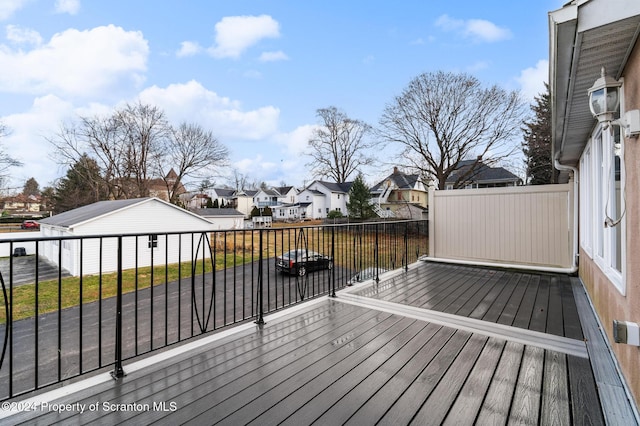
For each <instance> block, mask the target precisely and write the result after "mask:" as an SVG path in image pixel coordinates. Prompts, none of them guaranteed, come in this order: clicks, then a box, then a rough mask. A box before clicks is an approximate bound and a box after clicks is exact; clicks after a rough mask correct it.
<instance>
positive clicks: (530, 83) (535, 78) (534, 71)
mask: <svg viewBox="0 0 640 426" xmlns="http://www.w3.org/2000/svg"><path fill="white" fill-rule="evenodd" d="M516 81H517V82H518V84H519V85H520V92H521V93H522V96H523V97H524V98H525V99H526V100H528V101H533V99H534V97H535V96H538V95H539V94H540V93H544V92H545V87H544V83H546V82H548V81H549V61H547V60H545V59H541V60H539V61H538V63H536V66H535V67H530V68H527V69H524V70H522V71H521V72H520V76H519V77H516Z"/></svg>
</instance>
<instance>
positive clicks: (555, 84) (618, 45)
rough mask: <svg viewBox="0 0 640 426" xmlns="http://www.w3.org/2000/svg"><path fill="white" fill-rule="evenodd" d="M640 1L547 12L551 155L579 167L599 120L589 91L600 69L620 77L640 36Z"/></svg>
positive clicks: (584, 3) (580, 4) (584, 1)
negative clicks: (588, 93) (592, 108)
mask: <svg viewBox="0 0 640 426" xmlns="http://www.w3.org/2000/svg"><path fill="white" fill-rule="evenodd" d="M639 28H640V2H628V1H624V0H607V1H606V2H604V1H598V0H581V1H576V2H572V3H571V4H568V5H566V6H565V7H563V8H562V9H559V10H557V11H554V12H550V13H549V58H550V64H549V86H550V91H551V115H552V127H551V128H552V154H553V156H554V158H557V159H558V160H559V161H560V162H561V163H562V164H566V165H571V166H575V165H577V163H578V161H579V158H580V155H581V153H582V151H583V149H584V147H585V146H586V144H587V142H588V140H589V135H590V134H591V132H592V130H593V128H594V126H595V125H596V120H595V119H594V118H593V117H592V116H591V113H590V111H589V108H588V96H587V89H588V88H589V87H590V86H591V85H592V84H593V82H594V81H595V80H596V79H597V78H598V77H599V75H600V69H601V67H603V66H604V67H606V69H607V72H608V73H609V74H610V75H612V76H614V77H615V78H620V76H621V74H622V72H623V70H624V67H625V65H626V61H627V58H628V56H629V53H630V51H631V49H632V48H633V45H634V44H635V41H636V39H637V37H638V32H639V31H638V30H639Z"/></svg>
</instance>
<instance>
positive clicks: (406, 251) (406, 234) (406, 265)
mask: <svg viewBox="0 0 640 426" xmlns="http://www.w3.org/2000/svg"><path fill="white" fill-rule="evenodd" d="M404 270H405V271H408V270H409V222H405V224H404Z"/></svg>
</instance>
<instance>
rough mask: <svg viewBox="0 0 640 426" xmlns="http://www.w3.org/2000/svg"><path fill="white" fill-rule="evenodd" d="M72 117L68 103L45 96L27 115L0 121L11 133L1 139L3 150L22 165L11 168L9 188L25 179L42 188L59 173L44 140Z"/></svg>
mask: <svg viewBox="0 0 640 426" xmlns="http://www.w3.org/2000/svg"><path fill="white" fill-rule="evenodd" d="M74 115H75V111H74V110H73V106H72V105H71V104H70V103H69V102H66V101H64V100H62V99H60V98H58V97H56V96H54V95H46V96H42V97H39V98H36V99H35V100H34V102H33V104H32V106H31V108H30V109H29V110H28V111H27V112H24V113H18V114H12V115H8V116H5V117H2V118H1V120H2V122H3V123H5V124H6V125H7V126H8V127H9V128H10V130H11V134H10V135H9V136H7V137H6V138H3V141H2V145H3V148H4V149H5V150H6V152H7V154H9V155H10V156H11V157H14V158H16V159H18V160H20V161H22V162H23V164H24V166H23V167H18V168H15V169H13V172H12V173H11V178H12V185H14V186H20V185H22V184H23V183H24V181H25V180H26V179H29V178H30V177H35V178H36V179H37V180H38V183H39V184H40V186H41V187H43V186H46V185H47V184H49V183H50V182H52V181H53V180H54V179H56V178H57V177H59V176H60V175H61V173H63V170H59V169H58V166H57V165H56V164H55V163H54V162H53V160H52V159H51V158H50V154H51V153H52V152H53V148H52V146H51V145H50V144H49V142H47V140H46V139H45V138H47V137H52V136H53V135H55V134H56V133H57V132H58V130H59V128H60V123H61V121H63V120H65V119H67V118H68V117H72V116H74Z"/></svg>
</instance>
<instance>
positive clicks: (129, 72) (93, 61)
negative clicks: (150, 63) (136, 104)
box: [0, 25, 149, 96]
mask: <svg viewBox="0 0 640 426" xmlns="http://www.w3.org/2000/svg"><path fill="white" fill-rule="evenodd" d="M31 36H32V37H34V36H35V34H31ZM148 55H149V46H148V44H147V41H146V40H145V39H144V37H143V35H142V33H140V32H138V31H125V30H124V29H122V28H121V27H116V26H113V25H109V26H106V27H96V28H93V29H91V30H85V31H79V30H76V29H69V30H66V31H64V32H62V33H58V34H55V35H54V36H53V37H52V38H51V40H50V41H49V42H48V43H46V44H43V45H39V46H37V47H36V48H34V49H33V50H30V51H27V52H23V51H22V50H13V49H11V48H9V47H7V46H2V45H0V63H2V64H3V66H2V67H0V91H6V92H14V93H32V94H46V93H51V92H55V93H60V94H68V95H73V96H96V95H101V94H109V93H110V92H111V91H112V90H113V88H114V87H116V86H117V85H121V83H123V80H129V83H133V84H134V85H137V84H140V83H141V81H142V80H143V79H144V74H143V72H144V71H146V67H147V57H148Z"/></svg>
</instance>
